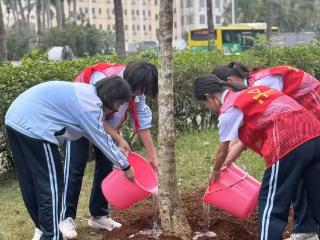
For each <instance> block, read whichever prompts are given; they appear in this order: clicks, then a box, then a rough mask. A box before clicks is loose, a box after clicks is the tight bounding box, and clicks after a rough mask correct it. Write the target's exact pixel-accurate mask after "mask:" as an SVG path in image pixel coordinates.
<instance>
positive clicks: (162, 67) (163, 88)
mask: <svg viewBox="0 0 320 240" xmlns="http://www.w3.org/2000/svg"><path fill="white" fill-rule="evenodd" d="M172 2H173V1H171V0H160V13H159V16H160V17H159V19H161V21H160V22H159V25H160V26H159V27H160V39H159V42H160V52H159V98H158V104H159V120H158V121H159V133H158V144H159V145H158V149H159V151H158V154H159V161H160V164H159V214H160V220H161V226H162V229H163V231H164V234H165V235H174V236H178V237H182V238H186V239H189V238H190V235H191V229H190V226H189V224H188V222H187V219H186V218H185V216H184V214H183V211H182V207H181V200H180V196H179V192H178V187H177V176H176V159H175V141H176V136H175V127H174V101H173V77H172V65H173V64H172V51H173V50H172V34H173V33H172V32H173V30H172V27H173V6H172V4H173V3H172ZM188 237H189V238H188Z"/></svg>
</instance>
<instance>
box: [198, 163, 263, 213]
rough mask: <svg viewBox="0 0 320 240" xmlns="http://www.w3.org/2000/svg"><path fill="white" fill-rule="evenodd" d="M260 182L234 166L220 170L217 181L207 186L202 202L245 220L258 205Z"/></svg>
mask: <svg viewBox="0 0 320 240" xmlns="http://www.w3.org/2000/svg"><path fill="white" fill-rule="evenodd" d="M260 185H261V184H260V182H259V181H258V180H256V179H255V178H253V177H252V176H250V175H249V174H248V173H247V172H245V171H243V170H242V169H241V168H239V167H237V166H236V165H235V164H232V165H230V166H229V167H227V168H224V169H222V170H221V173H220V177H219V179H218V181H216V182H212V183H211V184H210V186H208V188H207V190H206V192H205V194H204V197H203V202H205V203H208V204H212V205H213V206H215V207H217V208H221V209H223V210H225V211H227V212H229V213H230V214H232V215H233V216H235V217H238V218H241V219H245V218H248V217H249V216H250V214H251V213H252V212H253V210H254V209H255V208H256V207H257V205H258V196H259V190H260Z"/></svg>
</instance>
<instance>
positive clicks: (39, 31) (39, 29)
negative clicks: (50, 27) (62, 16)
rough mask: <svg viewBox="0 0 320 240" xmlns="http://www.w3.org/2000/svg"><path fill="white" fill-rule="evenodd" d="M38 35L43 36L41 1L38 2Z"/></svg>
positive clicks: (37, 0)
mask: <svg viewBox="0 0 320 240" xmlns="http://www.w3.org/2000/svg"><path fill="white" fill-rule="evenodd" d="M36 15H37V33H38V35H39V34H41V0H36Z"/></svg>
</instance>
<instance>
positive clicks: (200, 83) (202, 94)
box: [193, 74, 246, 101]
mask: <svg viewBox="0 0 320 240" xmlns="http://www.w3.org/2000/svg"><path fill="white" fill-rule="evenodd" d="M226 88H231V89H232V90H233V91H235V92H237V91H241V90H244V89H246V87H244V86H239V85H236V84H233V83H230V82H226V81H223V80H222V79H220V78H218V77H217V76H215V75H213V74H212V75H205V76H200V77H198V78H197V79H196V80H195V81H194V82H193V95H194V98H195V99H196V100H199V101H205V100H206V99H207V96H206V95H207V94H213V93H222V92H223V91H224V90H226Z"/></svg>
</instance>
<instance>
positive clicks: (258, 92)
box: [248, 88, 277, 104]
mask: <svg viewBox="0 0 320 240" xmlns="http://www.w3.org/2000/svg"><path fill="white" fill-rule="evenodd" d="M276 92H277V90H276V89H273V88H271V89H269V90H267V91H264V92H262V91H261V90H260V89H258V88H254V89H251V90H250V91H248V93H251V94H256V95H254V96H253V99H254V100H256V101H258V102H259V103H260V104H263V103H264V100H263V99H262V98H268V97H269V96H270V95H272V94H274V93H276Z"/></svg>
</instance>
